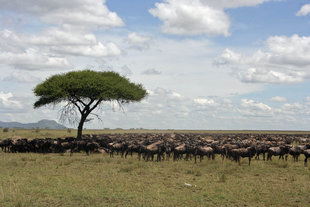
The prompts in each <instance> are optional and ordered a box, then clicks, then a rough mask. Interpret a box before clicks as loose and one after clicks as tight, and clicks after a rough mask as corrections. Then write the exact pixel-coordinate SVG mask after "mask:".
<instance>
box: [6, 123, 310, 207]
mask: <svg viewBox="0 0 310 207" xmlns="http://www.w3.org/2000/svg"><path fill="white" fill-rule="evenodd" d="M144 132H160V133H162V132H167V133H170V132H174V131H172V130H130V131H128V130H85V131H84V133H85V134H100V133H144ZM177 132H179V133H182V132H184V133H189V132H192V133H204V132H205V133H286V134H307V133H309V132H293V131H290V132H284V131H283V132H279V131H194V130H187V131H185V130H184V131H177ZM75 135H76V131H75V130H72V131H71V133H69V132H68V131H67V130H35V129H33V130H21V129H18V130H17V129H15V130H13V129H10V130H9V132H3V131H2V130H0V139H3V138H8V137H15V138H18V137H27V138H36V137H37V138H39V137H51V138H56V137H64V136H75ZM302 159H303V158H302V157H301V158H300V160H302ZM0 163H1V164H0V207H15V206H19V207H28V206H34V207H36V206H47V207H49V206H51V207H52V206H53V207H54V206H56V207H57V206H68V207H69V206H95V207H96V206H98V207H99V206H310V197H309V194H310V185H309V183H310V167H309V166H308V167H305V166H304V165H303V162H302V161H300V162H297V163H296V162H293V161H292V159H291V157H289V160H288V161H287V162H285V161H282V160H278V159H276V158H274V159H273V161H271V162H270V161H268V162H264V161H258V160H253V161H252V162H251V166H248V161H247V159H243V160H242V161H241V165H240V166H239V165H238V164H236V163H234V162H231V161H229V160H224V161H222V160H221V158H220V157H219V156H218V157H216V160H215V161H213V160H208V159H204V160H203V161H202V162H201V163H200V162H198V163H197V164H194V161H193V160H192V161H178V162H173V161H164V162H144V161H138V160H137V156H136V155H134V156H133V157H130V156H129V157H128V158H127V159H122V158H120V157H119V156H115V158H110V157H109V155H107V154H92V155H90V156H86V154H84V153H79V154H74V155H73V156H70V155H69V154H68V153H64V154H45V155H42V154H33V153H27V154H18V153H17V154H12V153H3V152H0ZM309 165H310V164H309Z"/></svg>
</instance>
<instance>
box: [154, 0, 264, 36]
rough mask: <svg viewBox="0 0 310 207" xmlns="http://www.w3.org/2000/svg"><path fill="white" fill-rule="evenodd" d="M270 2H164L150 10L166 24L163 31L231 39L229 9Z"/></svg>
mask: <svg viewBox="0 0 310 207" xmlns="http://www.w3.org/2000/svg"><path fill="white" fill-rule="evenodd" d="M267 1H270V0H234V1H232V0H164V2H163V3H156V4H155V7H156V8H152V9H150V10H149V12H150V13H151V14H152V15H153V16H154V17H158V18H159V19H160V20H162V21H163V26H162V31H163V32H165V33H168V34H177V35H201V34H206V35H211V36H212V35H224V36H229V35H230V33H229V27H230V20H229V17H228V15H227V14H226V13H225V11H224V10H225V9H228V8H237V7H245V6H256V5H258V4H261V3H263V2H267Z"/></svg>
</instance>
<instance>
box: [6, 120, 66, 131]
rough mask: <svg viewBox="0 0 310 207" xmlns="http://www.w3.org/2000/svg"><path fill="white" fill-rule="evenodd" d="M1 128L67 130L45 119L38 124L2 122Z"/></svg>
mask: <svg viewBox="0 0 310 207" xmlns="http://www.w3.org/2000/svg"><path fill="white" fill-rule="evenodd" d="M0 127H1V128H22V129H35V128H39V129H47V128H48V129H66V128H67V127H65V126H63V125H61V124H58V123H57V122H56V121H54V120H47V119H43V120H41V121H38V122H37V123H27V124H23V123H19V122H2V121H0Z"/></svg>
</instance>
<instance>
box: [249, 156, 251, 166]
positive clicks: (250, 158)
mask: <svg viewBox="0 0 310 207" xmlns="http://www.w3.org/2000/svg"><path fill="white" fill-rule="evenodd" d="M250 165H251V156H250V157H249V166H250Z"/></svg>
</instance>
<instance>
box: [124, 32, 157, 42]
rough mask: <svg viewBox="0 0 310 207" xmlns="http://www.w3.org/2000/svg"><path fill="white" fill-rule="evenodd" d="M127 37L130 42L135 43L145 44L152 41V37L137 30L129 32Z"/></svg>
mask: <svg viewBox="0 0 310 207" xmlns="http://www.w3.org/2000/svg"><path fill="white" fill-rule="evenodd" d="M127 39H128V41H129V42H130V43H134V44H145V43H148V42H149V41H151V38H150V37H148V36H145V35H141V34H138V33H136V32H132V33H130V34H128V36H127Z"/></svg>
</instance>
